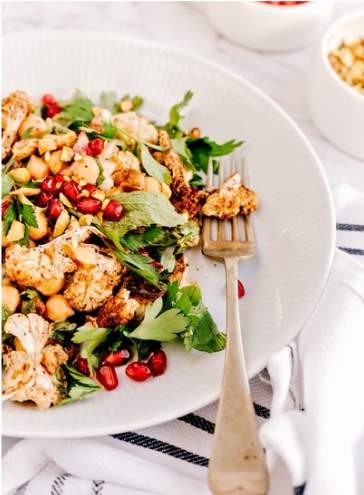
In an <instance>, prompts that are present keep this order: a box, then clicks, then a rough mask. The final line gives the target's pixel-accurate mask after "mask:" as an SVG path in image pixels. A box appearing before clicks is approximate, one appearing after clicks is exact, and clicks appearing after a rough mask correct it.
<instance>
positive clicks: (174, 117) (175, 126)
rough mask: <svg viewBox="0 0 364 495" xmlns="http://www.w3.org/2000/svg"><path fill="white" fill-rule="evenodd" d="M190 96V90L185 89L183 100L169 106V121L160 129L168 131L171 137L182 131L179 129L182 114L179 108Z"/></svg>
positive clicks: (191, 94)
mask: <svg viewBox="0 0 364 495" xmlns="http://www.w3.org/2000/svg"><path fill="white" fill-rule="evenodd" d="M192 96H193V93H192V92H191V91H187V93H186V94H185V95H184V97H183V100H182V101H181V102H180V103H177V105H174V106H173V107H172V108H171V110H170V112H169V122H168V124H166V125H165V126H164V127H162V129H164V130H165V131H167V132H168V134H169V136H170V137H171V138H173V137H175V136H176V135H178V134H180V133H182V129H180V120H181V119H182V118H183V116H182V115H181V110H182V109H183V108H184V107H185V106H186V105H187V104H188V102H189V101H190V100H191V98H192Z"/></svg>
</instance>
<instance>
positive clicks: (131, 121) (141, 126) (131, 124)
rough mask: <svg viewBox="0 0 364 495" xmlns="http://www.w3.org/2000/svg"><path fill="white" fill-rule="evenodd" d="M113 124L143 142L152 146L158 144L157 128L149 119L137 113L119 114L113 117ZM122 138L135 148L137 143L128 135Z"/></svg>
mask: <svg viewBox="0 0 364 495" xmlns="http://www.w3.org/2000/svg"><path fill="white" fill-rule="evenodd" d="M111 122H112V123H113V124H115V125H116V126H117V127H119V128H120V129H122V130H124V131H126V132H128V133H129V134H132V135H133V136H135V137H136V138H138V139H140V140H141V141H145V142H146V143H151V144H157V142H158V130H157V128H156V127H155V126H154V125H153V124H151V123H150V122H149V120H148V119H147V118H145V117H143V115H139V114H137V113H135V112H125V113H118V114H116V115H113V116H112V117H111ZM122 137H123V139H125V140H126V141H127V142H128V144H129V145H131V146H134V144H135V142H134V140H133V139H131V138H129V137H127V136H126V135H123V136H122Z"/></svg>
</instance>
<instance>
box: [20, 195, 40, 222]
mask: <svg viewBox="0 0 364 495" xmlns="http://www.w3.org/2000/svg"><path fill="white" fill-rule="evenodd" d="M19 206H20V215H21V217H22V219H23V222H24V223H25V224H26V225H28V226H29V227H35V228H37V227H38V221H37V217H36V216H35V214H34V213H35V208H34V206H33V205H26V204H23V203H21V202H20V201H19Z"/></svg>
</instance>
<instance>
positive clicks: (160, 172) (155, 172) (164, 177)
mask: <svg viewBox="0 0 364 495" xmlns="http://www.w3.org/2000/svg"><path fill="white" fill-rule="evenodd" d="M140 149H141V160H142V164H143V167H144V168H145V170H146V172H147V174H148V175H150V176H151V177H154V178H155V179H157V180H158V181H159V182H161V183H165V184H167V185H168V184H170V183H171V180H172V178H171V173H170V171H169V170H168V168H167V167H166V166H164V165H162V164H161V163H159V162H157V160H156V159H155V158H153V156H152V155H151V154H150V151H149V150H148V148H147V147H146V146H145V145H144V144H141V145H140Z"/></svg>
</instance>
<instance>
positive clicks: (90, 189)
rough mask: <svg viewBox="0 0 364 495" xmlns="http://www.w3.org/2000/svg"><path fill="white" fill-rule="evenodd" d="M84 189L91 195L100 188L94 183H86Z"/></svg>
mask: <svg viewBox="0 0 364 495" xmlns="http://www.w3.org/2000/svg"><path fill="white" fill-rule="evenodd" d="M82 191H87V192H88V193H89V195H90V196H91V195H92V194H93V193H94V192H95V191H99V188H98V187H97V186H94V185H93V184H85V185H84V186H82Z"/></svg>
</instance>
